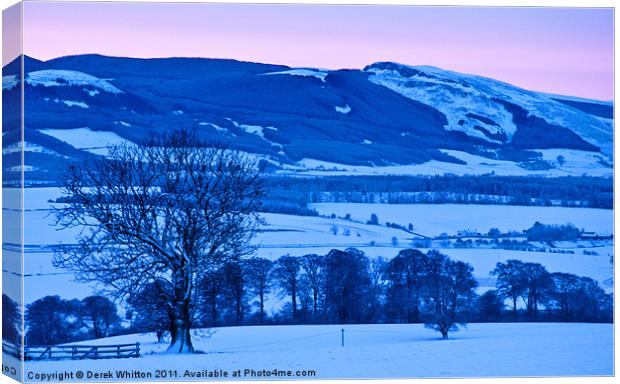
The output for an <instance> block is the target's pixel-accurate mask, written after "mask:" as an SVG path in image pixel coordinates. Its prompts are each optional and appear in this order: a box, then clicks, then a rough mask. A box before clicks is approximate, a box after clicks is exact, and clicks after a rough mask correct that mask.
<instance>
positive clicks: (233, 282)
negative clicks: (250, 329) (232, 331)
mask: <svg viewBox="0 0 620 384" xmlns="http://www.w3.org/2000/svg"><path fill="white" fill-rule="evenodd" d="M222 276H223V278H224V286H223V288H224V290H223V293H224V298H225V302H226V303H227V304H228V309H229V310H230V312H231V313H232V318H233V324H235V325H241V322H242V321H243V319H244V317H245V313H246V306H247V305H246V295H245V293H246V292H245V279H244V276H243V269H242V267H241V263H240V262H239V261H230V262H228V263H226V264H224V266H223V268H222Z"/></svg>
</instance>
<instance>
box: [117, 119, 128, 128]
mask: <svg viewBox="0 0 620 384" xmlns="http://www.w3.org/2000/svg"><path fill="white" fill-rule="evenodd" d="M114 124H120V125H122V126H123V127H131V124H129V123H128V122H126V121H122V120H120V121H115V122H114Z"/></svg>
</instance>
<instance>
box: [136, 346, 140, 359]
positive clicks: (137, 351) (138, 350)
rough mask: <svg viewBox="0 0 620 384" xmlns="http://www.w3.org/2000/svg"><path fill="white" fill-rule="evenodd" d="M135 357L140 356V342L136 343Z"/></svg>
mask: <svg viewBox="0 0 620 384" xmlns="http://www.w3.org/2000/svg"><path fill="white" fill-rule="evenodd" d="M136 357H140V343H136Z"/></svg>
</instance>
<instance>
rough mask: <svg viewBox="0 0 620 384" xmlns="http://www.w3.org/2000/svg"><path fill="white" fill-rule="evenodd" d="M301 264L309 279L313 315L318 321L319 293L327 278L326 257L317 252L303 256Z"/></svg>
mask: <svg viewBox="0 0 620 384" xmlns="http://www.w3.org/2000/svg"><path fill="white" fill-rule="evenodd" d="M300 260H301V266H302V268H303V270H304V273H305V275H304V276H305V278H306V279H307V280H308V286H309V287H310V290H311V291H312V316H313V319H314V320H315V321H316V319H317V313H318V309H319V295H320V294H321V293H322V292H321V290H322V287H323V285H324V280H325V273H324V272H325V257H323V256H319V255H316V254H309V255H304V256H302V257H301V259H300Z"/></svg>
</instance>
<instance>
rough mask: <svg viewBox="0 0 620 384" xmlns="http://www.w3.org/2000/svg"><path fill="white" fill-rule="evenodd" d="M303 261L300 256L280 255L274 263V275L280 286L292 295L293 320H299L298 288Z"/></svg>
mask: <svg viewBox="0 0 620 384" xmlns="http://www.w3.org/2000/svg"><path fill="white" fill-rule="evenodd" d="M300 267H301V263H300V262H299V258H298V257H294V256H290V255H286V256H282V257H280V258H279V259H278V260H277V261H276V262H275V265H274V268H273V270H272V273H273V277H274V279H275V280H276V281H278V283H279V284H280V287H281V288H282V289H283V290H284V292H286V294H288V295H291V306H292V311H293V313H292V315H293V320H294V321H295V320H297V293H298V292H297V290H298V288H299V270H300Z"/></svg>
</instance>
